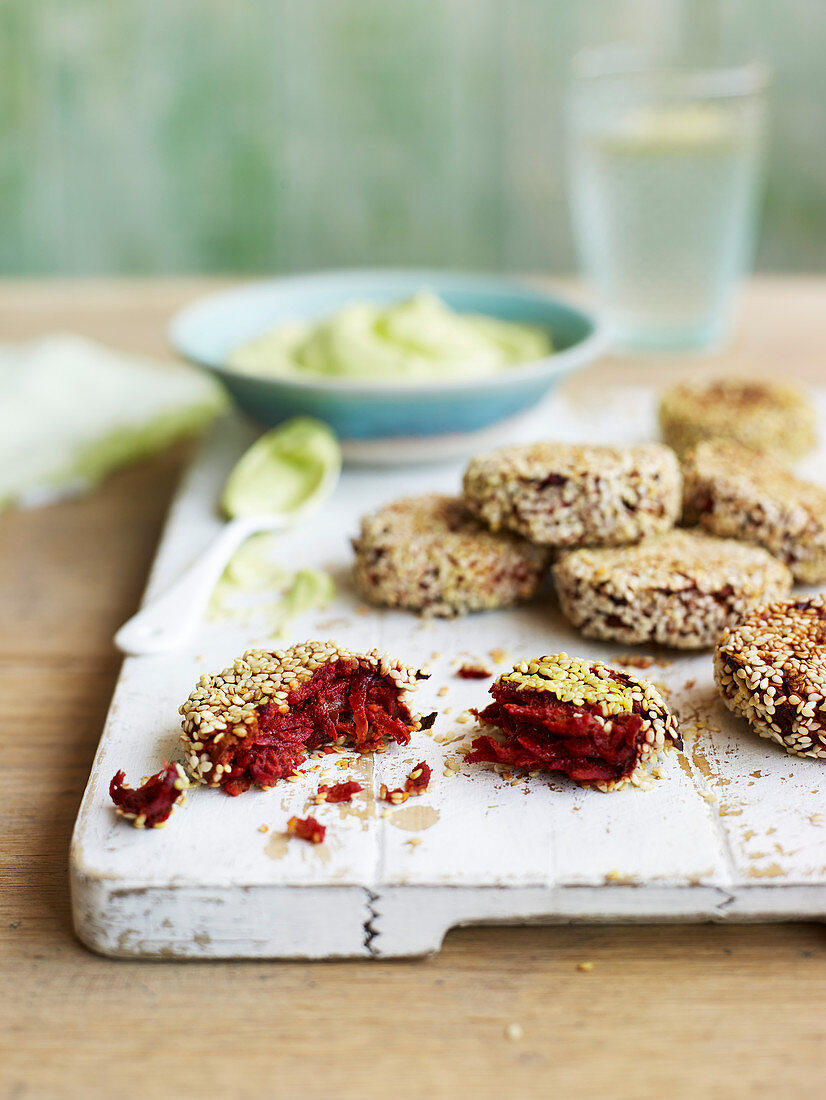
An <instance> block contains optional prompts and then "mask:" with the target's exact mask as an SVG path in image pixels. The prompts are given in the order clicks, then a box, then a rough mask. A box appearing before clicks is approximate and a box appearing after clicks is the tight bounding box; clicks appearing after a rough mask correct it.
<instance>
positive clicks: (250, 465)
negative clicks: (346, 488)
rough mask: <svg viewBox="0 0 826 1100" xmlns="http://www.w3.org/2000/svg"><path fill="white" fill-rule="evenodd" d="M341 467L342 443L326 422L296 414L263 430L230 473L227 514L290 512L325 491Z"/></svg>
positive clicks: (224, 500)
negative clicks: (265, 430)
mask: <svg viewBox="0 0 826 1100" xmlns="http://www.w3.org/2000/svg"><path fill="white" fill-rule="evenodd" d="M340 469H341V448H340V447H339V445H338V441H337V439H336V437H335V436H334V435H333V433H332V432H331V431H330V429H329V428H328V427H327V425H326V424H323V423H322V422H321V421H320V420H313V419H312V418H311V417H303V416H302V417H296V418H295V419H294V420H288V421H287V422H286V423H285V424H281V425H279V427H277V428H273V429H272V430H271V431H269V432H265V433H264V435H262V436H261V438H260V439H259V440H257V441H256V442H255V443H253V445H252V446H251V447H250V448H249V450H248V451H247V452H246V453H245V454H244V455H243V457H242V458H241V460H240V461H239V462H238V463H237V464H236V466H235V468H234V469H233V471H232V473H231V474H230V475H229V478H228V480H227V483H226V485H225V486H224V492H223V495H222V497H221V506H222V508H223V509H224V511H225V512H226V514H227V515H228V516H233V517H237V516H255V515H269V514H291V513H295V512H298V511H300V510H301V509H302V508H304V507H305V506H306V505H307V504H308V503H310V502H311V501H312V500H313V498H314V497H315V496H317V495H318V494H321V493H326V492H327V491H328V490H329V487H330V484H331V481H334V479H335V478H336V477H338V473H339V471H340Z"/></svg>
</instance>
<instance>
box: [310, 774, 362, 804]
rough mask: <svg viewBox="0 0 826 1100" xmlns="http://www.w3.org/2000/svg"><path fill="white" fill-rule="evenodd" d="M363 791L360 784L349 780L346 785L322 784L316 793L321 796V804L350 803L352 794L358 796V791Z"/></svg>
mask: <svg viewBox="0 0 826 1100" xmlns="http://www.w3.org/2000/svg"><path fill="white" fill-rule="evenodd" d="M363 790H364V787H362V785H361V783H356V782H355V780H353V779H350V780H348V781H347V782H346V783H333V784H332V786H328V785H327V784H326V783H322V784H321V785H320V786H319V788H318V793H319V795H321V796H323V797H322V801H323V802H350V801H351V800H352V798H353V795H354V794H358V793H359V791H363Z"/></svg>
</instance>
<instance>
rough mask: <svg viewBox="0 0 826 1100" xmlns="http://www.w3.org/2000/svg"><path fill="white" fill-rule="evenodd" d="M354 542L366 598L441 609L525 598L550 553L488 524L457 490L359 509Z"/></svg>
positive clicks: (456, 610) (454, 611)
mask: <svg viewBox="0 0 826 1100" xmlns="http://www.w3.org/2000/svg"><path fill="white" fill-rule="evenodd" d="M353 549H354V550H355V555H356V560H355V578H356V583H357V585H358V587H359V590H360V591H361V593H362V595H363V596H364V597H365V599H367V600H370V602H371V603H377V604H386V605H387V606H388V607H406V608H409V609H410V610H412V611H421V612H423V613H425V614H429V615H443V616H452V615H461V614H463V613H464V612H466V611H484V610H488V609H490V608H494V607H509V606H511V605H512V604H515V603H518V602H519V601H520V600H525V599H529V598H530V597H531V596H533V595H535V594H536V592H537V591H538V590H539V588H540V586H541V584H542V581H543V579H544V577H545V575H546V573H547V571H548V564H549V560H550V554H549V552H548V551H547V550H543V549H541V548H539V547H536V546H531V544H530V543H528V542H526V541H525V540H524V539H520V538H517V536H516V535H512V534H509V533H502V534H495V533H494V532H492V531H489V530H488V529H487V528H486V527H485V526H484V524H482V523H480V522H479V520H478V519H476V517H475V516H473V515H471V513H470V512H469V511H468V510H467V508H466V507H465V506H464V504H463V503H462V501H461V500H459V498H458V497H447V496H439V495H436V494H431V495H428V496H421V497H408V498H406V499H404V500H398V501H395V502H394V503H392V504H386V505H385V506H384V507H383V508H379V510H378V511H376V512H372V513H371V514H370V515H367V516H364V518H363V519H362V521H361V531H360V533H359V535H358V537H357V538H355V539H353Z"/></svg>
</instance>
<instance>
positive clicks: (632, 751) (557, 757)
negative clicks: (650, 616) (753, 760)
mask: <svg viewBox="0 0 826 1100" xmlns="http://www.w3.org/2000/svg"><path fill="white" fill-rule="evenodd" d="M490 693H491V695H492V696H493V699H494V701H493V702H492V703H491V704H489V705H488V706H487V707H486V708H485V709H484V710H483V711H482V712H481V713H479V712H475V713H476V714H477V717H478V718H479V720H480V721H481V722H483V723H485V724H487V725H491V726H494V727H496V728H497V729H499V730H501V732H502V733H503V734H504V740H501V741H500V740H498V739H496V738H494V737H491V736H489V735H485V736H482V737H477V738H476V739H475V740H474V742H473V751H472V752H471V753H470V754H469V755H468V756H467V757H466V759H467V760H468V761H469V762H471V763H478V762H483V761H487V762H493V763H502V764H510V765H511V766H513V767H518V768H527V769H528V770H529V771H533V770H542V771H560V772H563V773H564V774H565V775H568V776H570V778H571V779H574V780H576V781H577V782H578V783H582V784H585V785H593V786H595V787H597V788H598V789H599V790H601V791H612V790H619V789H620V788H622V787H625V786H627V785H628V784H629V783H630V784H633V785H634V786H638V787H639V786H648V785H649V784H650V783H651V776H650V773H649V766H650V765H651V764H652V763H653V762H654V761H655V760H656V759H657V756H658V754H659V753H660V752H661V751H662V750H663V749H665V748H670V747H672V746H674V747H677V748H682V740H681V739H680V736H679V732H678V730H677V723H676V722H675V720H674V718H673V716H672V715H671V713H670V711H669V709H668V707H667V706H666V703H665V700H664V699H663V697H662V696H661V695H660V693H659V691H657V689H656V688H655V687H654V686H653V684H650V683H649V682H648V681H647V680H643V679H641V678H640V677H638V676H633V675H632V674H631V673H629V672H624V671H620V670H618V669H614V668H609V667H608V666H607V665H603V664H600V663H599V662H598V661H583V660H580V659H578V658H576V657H569V656H568V655H567V653H557V654H553V655H551V656H547V657H539V658H537V659H535V660H528V661H521V662H520V663H519V664H517V665H514V667H513V671H512V672H506V673H504V674H503V675H502V676H500V677H499V679H498V680H497V681H496V682H495V683H494V684H493V686H492V687H491V689H490Z"/></svg>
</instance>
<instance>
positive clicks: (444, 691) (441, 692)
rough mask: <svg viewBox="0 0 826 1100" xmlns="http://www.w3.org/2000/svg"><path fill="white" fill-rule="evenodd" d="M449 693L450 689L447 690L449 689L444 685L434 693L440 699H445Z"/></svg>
mask: <svg viewBox="0 0 826 1100" xmlns="http://www.w3.org/2000/svg"><path fill="white" fill-rule="evenodd" d="M449 691H450V688H449V687H448V686H447V684H445V685H444V686H443V687H440V688H439V690H438V691H437V692H436V694H437V695H438V696H440V697H441V698H444V697H445V695H447V693H448V692H449Z"/></svg>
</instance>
